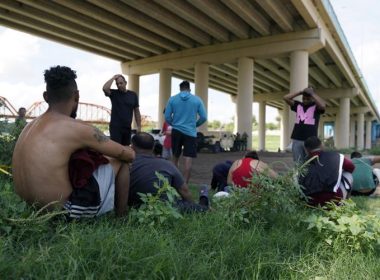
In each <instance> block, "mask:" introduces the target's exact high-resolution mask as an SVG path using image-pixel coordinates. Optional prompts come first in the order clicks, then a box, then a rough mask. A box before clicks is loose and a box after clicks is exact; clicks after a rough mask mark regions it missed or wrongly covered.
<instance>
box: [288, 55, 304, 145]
mask: <svg viewBox="0 0 380 280" xmlns="http://www.w3.org/2000/svg"><path fill="white" fill-rule="evenodd" d="M308 84H309V54H308V52H307V51H294V52H292V53H291V54H290V86H289V91H290V92H298V91H301V90H303V89H304V88H306V87H308ZM284 106H285V110H284V116H283V121H284V123H283V125H284V129H283V133H284V135H283V137H282V143H281V146H282V147H281V149H283V147H287V146H288V145H289V143H290V136H291V132H292V130H293V127H294V122H295V114H294V112H292V111H291V110H290V109H289V105H288V104H286V103H285V105H284ZM285 121H287V123H285Z"/></svg>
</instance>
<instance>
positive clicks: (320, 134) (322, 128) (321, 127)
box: [318, 118, 325, 143]
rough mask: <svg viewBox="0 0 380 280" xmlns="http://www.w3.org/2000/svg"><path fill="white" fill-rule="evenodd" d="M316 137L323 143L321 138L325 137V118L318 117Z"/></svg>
mask: <svg viewBox="0 0 380 280" xmlns="http://www.w3.org/2000/svg"><path fill="white" fill-rule="evenodd" d="M318 137H319V139H321V141H322V143H323V140H324V139H325V120H324V119H323V118H320V119H319V125H318Z"/></svg>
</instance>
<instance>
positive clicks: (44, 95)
mask: <svg viewBox="0 0 380 280" xmlns="http://www.w3.org/2000/svg"><path fill="white" fill-rule="evenodd" d="M42 96H43V98H44V100H45V102H46V103H49V102H48V101H49V100H48V95H47V92H46V91H44V93H43V94H42Z"/></svg>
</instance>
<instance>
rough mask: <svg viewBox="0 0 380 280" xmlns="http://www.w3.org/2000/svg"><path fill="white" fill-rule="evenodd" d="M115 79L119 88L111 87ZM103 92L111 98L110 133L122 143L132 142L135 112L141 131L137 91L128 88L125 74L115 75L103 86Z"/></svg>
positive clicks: (113, 138) (138, 129)
mask: <svg viewBox="0 0 380 280" xmlns="http://www.w3.org/2000/svg"><path fill="white" fill-rule="evenodd" d="M113 81H115V83H116V86H117V89H111V85H112V83H113ZM103 92H104V94H105V95H106V96H108V97H109V98H110V99H111V104H112V109H111V122H110V135H111V139H112V140H113V141H116V142H118V143H120V144H122V145H129V144H131V125H132V119H133V113H134V114H135V119H136V123H137V131H141V115H140V109H139V99H138V96H137V94H136V93H135V92H133V91H130V90H127V81H126V80H125V78H124V76H123V75H120V74H118V75H115V76H113V77H112V78H111V79H109V80H108V81H107V82H106V83H105V84H104V86H103Z"/></svg>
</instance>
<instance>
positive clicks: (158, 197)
mask: <svg viewBox="0 0 380 280" xmlns="http://www.w3.org/2000/svg"><path fill="white" fill-rule="evenodd" d="M156 176H157V177H158V180H159V183H158V184H157V183H155V184H154V187H155V188H156V189H157V193H156V194H152V193H147V194H144V193H139V195H140V198H141V200H142V202H143V204H142V205H141V206H140V207H139V208H137V209H136V208H134V209H132V211H131V214H130V215H131V217H132V219H136V220H137V221H138V222H139V223H141V224H146V225H149V226H156V225H163V224H168V223H170V222H171V221H173V219H174V220H175V219H182V218H183V216H182V215H181V214H180V213H179V212H178V210H177V209H176V208H175V207H174V204H175V203H176V200H177V199H178V198H179V194H178V193H177V191H176V190H175V189H174V188H173V187H172V186H170V184H169V181H168V179H167V178H165V177H164V176H163V175H162V174H160V173H158V172H156ZM163 195H165V196H166V199H162V196H163Z"/></svg>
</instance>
